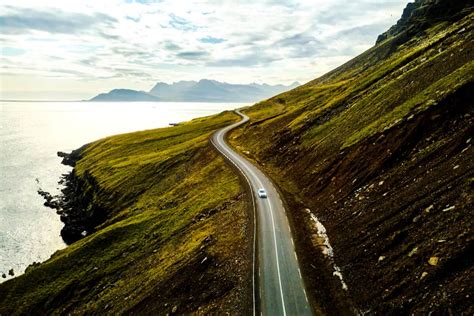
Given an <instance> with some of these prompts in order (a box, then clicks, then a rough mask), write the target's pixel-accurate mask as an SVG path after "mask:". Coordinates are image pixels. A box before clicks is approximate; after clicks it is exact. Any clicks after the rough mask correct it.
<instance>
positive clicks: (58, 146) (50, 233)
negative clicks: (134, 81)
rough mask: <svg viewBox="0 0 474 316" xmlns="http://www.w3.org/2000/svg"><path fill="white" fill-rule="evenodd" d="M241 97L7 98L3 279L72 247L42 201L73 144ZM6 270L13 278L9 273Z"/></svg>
mask: <svg viewBox="0 0 474 316" xmlns="http://www.w3.org/2000/svg"><path fill="white" fill-rule="evenodd" d="M243 105H244V104H241V103H189V102H186V103H175V102H106V103H100V102H0V283H1V282H4V281H5V280H7V279H9V278H11V277H12V276H10V275H9V274H8V272H9V271H10V270H11V269H13V272H14V275H15V276H17V275H19V274H22V273H23V272H24V270H25V268H26V267H27V266H28V265H30V264H31V263H33V262H42V261H45V260H46V259H48V258H49V257H50V256H51V255H52V254H53V253H54V252H55V251H56V250H59V249H62V248H64V247H66V245H65V244H64V242H63V241H62V239H61V236H60V230H61V228H62V227H63V224H62V222H61V221H60V220H59V216H58V215H57V214H56V213H55V211H54V210H52V209H50V208H47V207H45V206H43V203H44V200H43V198H42V197H41V196H39V195H38V194H37V191H38V189H40V188H41V189H43V190H45V191H48V192H50V193H51V194H53V195H54V194H58V193H59V190H60V189H61V186H60V185H58V181H59V178H60V176H61V174H63V173H67V172H69V171H70V170H71V168H70V167H67V166H64V165H62V164H61V163H60V162H61V158H59V157H58V156H57V154H56V153H57V152H58V151H64V152H70V151H71V150H73V149H76V148H79V147H81V146H82V145H84V144H86V143H89V142H92V141H94V140H97V139H100V138H102V137H105V136H110V135H115V134H120V133H127V132H132V131H139V130H145V129H152V128H158V127H165V126H168V125H169V123H177V122H182V121H187V120H190V119H192V118H196V117H201V116H206V115H211V114H216V113H219V112H221V111H224V110H231V109H235V108H238V107H242V106H243ZM2 274H5V275H6V278H3V277H2Z"/></svg>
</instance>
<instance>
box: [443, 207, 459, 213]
mask: <svg viewBox="0 0 474 316" xmlns="http://www.w3.org/2000/svg"><path fill="white" fill-rule="evenodd" d="M455 208H456V206H454V205H453V206H448V207H446V208H445V209H444V210H443V212H449V211H452V210H454V209H455Z"/></svg>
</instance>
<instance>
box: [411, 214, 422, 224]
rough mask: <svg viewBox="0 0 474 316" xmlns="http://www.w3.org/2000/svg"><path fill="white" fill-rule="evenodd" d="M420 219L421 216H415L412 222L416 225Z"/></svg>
mask: <svg viewBox="0 0 474 316" xmlns="http://www.w3.org/2000/svg"><path fill="white" fill-rule="evenodd" d="M420 218H421V216H420V215H417V216H415V217H414V218H413V220H412V221H413V223H416V222H418V221H419V220H420Z"/></svg>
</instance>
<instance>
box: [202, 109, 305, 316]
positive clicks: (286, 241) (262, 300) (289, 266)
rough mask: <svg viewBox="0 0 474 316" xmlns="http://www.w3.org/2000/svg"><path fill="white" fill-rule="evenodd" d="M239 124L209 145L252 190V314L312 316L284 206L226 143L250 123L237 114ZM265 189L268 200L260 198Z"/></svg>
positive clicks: (267, 183)
mask: <svg viewBox="0 0 474 316" xmlns="http://www.w3.org/2000/svg"><path fill="white" fill-rule="evenodd" d="M236 113H237V114H239V115H240V116H241V117H242V120H241V121H240V122H237V123H234V124H232V125H229V126H227V127H225V128H223V129H220V130H219V131H217V132H216V133H215V134H213V135H212V137H211V143H212V145H213V146H214V147H215V148H216V149H217V150H218V151H219V152H220V153H221V154H222V155H223V156H224V157H225V158H226V159H227V160H228V161H229V162H230V163H232V164H233V165H234V166H235V167H236V168H237V169H238V170H239V171H240V173H241V174H242V175H243V177H244V178H245V179H246V180H247V182H248V184H249V186H250V188H251V190H252V203H253V207H254V216H255V218H254V238H253V240H254V244H253V314H254V315H255V314H257V313H258V314H263V315H311V314H312V310H311V307H310V304H309V303H308V297H307V294H306V290H305V287H304V283H303V279H302V277H301V271H300V268H299V264H298V258H297V256H296V252H295V246H294V242H293V238H292V235H291V230H290V225H289V222H288V218H287V216H286V212H285V207H284V206H283V202H282V200H281V198H280V195H279V194H278V191H277V190H276V189H275V186H274V185H273V183H272V181H271V180H270V179H269V178H268V177H267V176H266V175H265V174H263V173H262V172H261V171H260V170H259V169H258V168H257V167H256V166H255V165H253V164H252V163H251V162H249V161H248V160H247V159H245V158H244V157H242V156H241V155H239V154H238V153H237V152H235V151H234V150H233V149H231V148H230V146H229V145H228V144H227V143H226V141H225V136H226V134H227V133H228V132H229V131H230V130H232V129H234V128H236V127H238V126H240V125H242V124H245V123H246V122H248V121H249V118H248V116H246V115H245V114H242V113H241V112H239V111H236ZM260 188H264V189H265V190H266V191H267V195H268V197H267V198H259V196H258V195H257V191H258V189H260Z"/></svg>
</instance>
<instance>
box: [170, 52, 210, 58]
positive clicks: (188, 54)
mask: <svg viewBox="0 0 474 316" xmlns="http://www.w3.org/2000/svg"><path fill="white" fill-rule="evenodd" d="M176 56H178V57H179V58H183V59H187V60H201V59H205V58H206V57H208V56H209V53H208V52H204V51H190V52H181V53H178V54H176Z"/></svg>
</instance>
